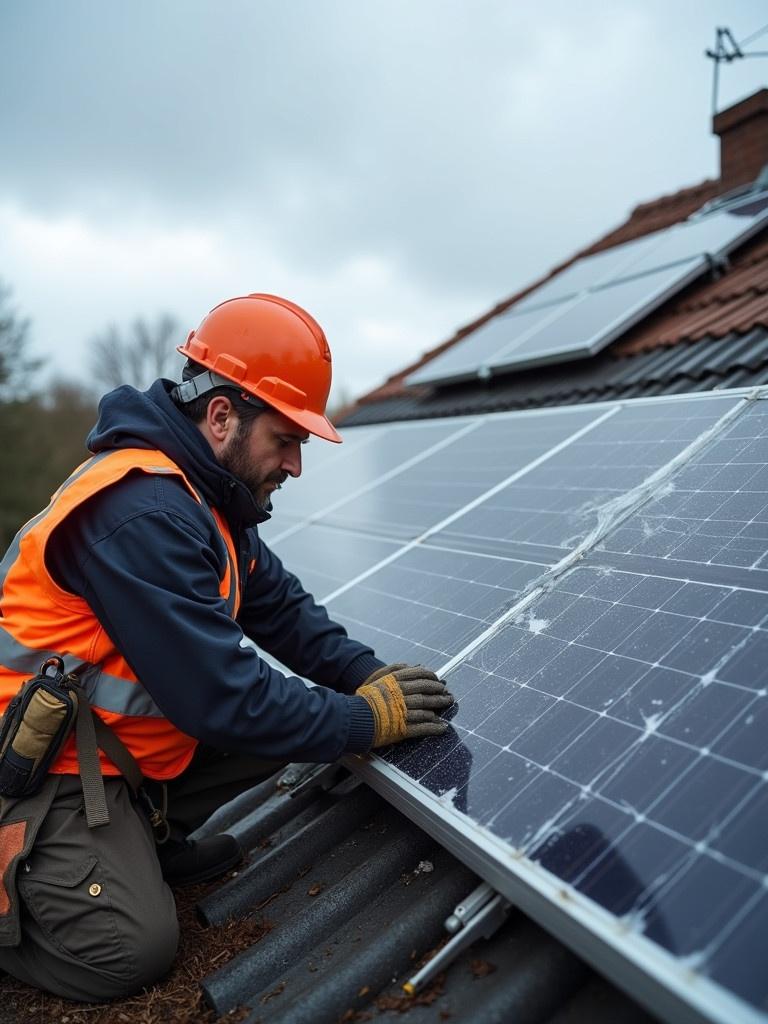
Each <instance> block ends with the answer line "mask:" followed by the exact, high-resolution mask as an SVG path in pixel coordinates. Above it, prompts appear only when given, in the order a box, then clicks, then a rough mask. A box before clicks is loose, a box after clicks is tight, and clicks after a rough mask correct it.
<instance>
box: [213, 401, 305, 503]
mask: <svg viewBox="0 0 768 1024" xmlns="http://www.w3.org/2000/svg"><path fill="white" fill-rule="evenodd" d="M252 426H253V420H251V421H250V422H249V423H244V422H243V421H242V420H239V421H238V424H237V428H236V430H235V433H234V434H233V435H232V440H231V441H230V443H229V444H228V445H227V447H226V449H225V450H224V451H223V452H222V453H221V455H220V456H219V463H220V465H221V466H222V467H223V468H224V469H226V470H227V471H228V472H230V473H231V474H232V476H235V477H237V479H238V480H239V481H240V483H242V484H245V486H246V487H247V488H248V490H249V492H250V494H251V497H252V498H253V500H254V501H255V503H256V505H257V506H258V507H259V509H260V510H261V511H262V512H271V511H272V488H271V487H269V486H268V485H269V484H277V486H278V488H279V487H281V486H282V484H284V483H285V481H286V479H287V477H288V474H287V473H284V472H281V471H279V470H278V471H277V472H274V473H268V474H267V475H266V476H265V475H264V473H262V472H261V471H260V470H259V467H258V466H257V465H254V464H253V461H252V458H251V457H250V455H249V452H248V441H249V439H250V436H251V427H252Z"/></svg>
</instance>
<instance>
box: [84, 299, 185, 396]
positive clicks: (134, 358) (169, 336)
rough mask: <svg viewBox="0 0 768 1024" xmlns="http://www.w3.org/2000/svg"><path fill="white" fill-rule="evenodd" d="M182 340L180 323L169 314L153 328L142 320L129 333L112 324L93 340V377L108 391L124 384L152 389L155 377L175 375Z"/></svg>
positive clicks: (164, 315) (158, 320)
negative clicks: (178, 348)
mask: <svg viewBox="0 0 768 1024" xmlns="http://www.w3.org/2000/svg"><path fill="white" fill-rule="evenodd" d="M181 340H182V339H181V337H180V328H179V324H178V321H177V320H176V318H175V317H173V316H171V315H170V314H169V313H163V314H161V316H160V317H158V319H157V321H156V322H155V323H154V324H151V323H149V322H148V321H147V320H146V319H144V318H143V317H139V318H138V319H136V320H135V321H134V322H133V324H132V326H131V329H130V331H129V332H127V333H123V332H122V331H121V330H120V329H119V328H118V327H116V326H115V325H114V324H112V325H110V326H109V327H107V328H105V330H103V331H102V332H101V333H100V334H97V335H96V336H95V337H94V338H92V339H91V343H90V344H91V373H92V374H93V377H94V380H95V381H96V383H97V384H98V385H100V386H101V387H103V388H104V389H105V390H111V389H112V388H116V387H119V386H120V385H121V384H132V385H133V386H134V387H135V388H146V387H149V385H150V384H151V383H152V381H153V380H155V378H156V377H166V376H173V375H174V373H173V371H174V370H175V369H176V366H177V365H179V360H180V357H179V356H178V355H177V353H176V351H175V346H176V344H178V342H179V341H181Z"/></svg>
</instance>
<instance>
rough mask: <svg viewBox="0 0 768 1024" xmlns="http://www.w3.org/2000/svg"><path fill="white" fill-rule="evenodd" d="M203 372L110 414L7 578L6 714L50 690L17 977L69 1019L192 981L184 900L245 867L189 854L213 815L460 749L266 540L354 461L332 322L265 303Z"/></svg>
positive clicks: (19, 541) (192, 345) (18, 852)
mask: <svg viewBox="0 0 768 1024" xmlns="http://www.w3.org/2000/svg"><path fill="white" fill-rule="evenodd" d="M179 351H180V352H181V353H182V354H183V355H184V356H186V358H187V362H186V365H185V368H184V372H183V379H182V382H181V383H179V384H174V383H173V382H171V381H168V380H158V381H155V383H154V384H153V385H152V386H151V387H150V388H149V389H148V390H147V391H145V392H139V391H137V390H135V389H133V388H131V387H128V386H123V387H119V388H117V389H116V390H115V391H112V392H110V393H109V394H107V395H105V396H104V398H103V399H102V400H101V403H100V406H99V419H98V422H97V424H96V426H95V427H94V429H93V430H92V431H91V433H90V435H89V437H88V441H87V444H88V448H89V450H90V451H91V452H92V453H93V454H92V456H91V458H89V459H88V460H87V461H86V462H84V463H83V464H82V465H81V466H80V467H78V469H76V470H75V471H74V472H73V473H72V475H71V476H70V477H69V478H68V479H67V480H66V481H65V482H64V483H63V484H62V485H61V487H59V489H58V491H56V493H55V494H54V495H53V497H52V499H51V502H50V504H49V505H48V507H47V508H46V509H45V510H43V511H42V512H41V513H40V514H39V515H37V516H35V517H34V518H33V519H31V520H30V521H29V522H28V523H27V524H26V525H25V526H24V527H23V528H22V529H21V531H20V532H19V534H18V535H17V537H16V538H15V540H14V541H13V543H12V544H11V547H10V548H9V550H8V552H7V554H6V556H5V559H4V561H3V563H2V567H1V568H0V584H1V585H2V600H1V601H0V614H1V615H2V617H1V618H0V711H2V710H5V709H6V708H8V705H9V702H11V700H12V698H13V697H14V696H15V695H16V694H17V692H18V691H19V690H20V689H22V688H23V687H26V689H23V693H24V694H26V697H23V698H22V700H21V703H19V702H14V703H13V704H11V706H10V708H8V712H7V714H6V715H5V719H4V727H3V734H2V736H0V793H5V794H6V795H5V796H3V798H2V802H1V804H0V874H1V878H0V969H3V970H5V971H7V972H8V973H9V974H11V975H13V976H14V977H15V978H18V979H20V980H21V981H24V982H27V983H29V984H31V985H35V986H38V987H40V988H43V989H46V990H48V991H50V992H52V993H54V994H56V995H59V996H63V997H65V998H69V999H76V1000H85V1001H93V1000H102V999H109V998H115V997H117V998H122V997H125V996H128V995H131V994H133V993H135V992H137V991H139V990H140V989H141V988H142V987H144V986H146V985H149V984H151V983H152V982H154V981H155V980H156V979H157V978H159V977H160V976H161V975H163V974H164V973H165V972H166V971H167V970H168V968H169V967H170V965H171V963H172V961H173V958H174V955H175V952H176V947H177V940H178V924H177V919H176V912H175V905H174V901H173V895H172V892H171V889H170V887H169V883H170V884H172V885H181V884H188V883H193V882H201V881H206V880H210V879H212V878H215V877H217V876H219V875H221V874H222V873H224V872H226V871H227V870H229V869H230V868H232V867H233V866H235V865H236V864H237V863H238V862H239V861H240V859H241V858H242V851H241V849H240V847H239V845H238V843H237V842H236V840H235V839H234V838H233V837H232V836H229V835H218V836H210V837H208V838H203V839H198V840H190V839H188V838H187V837H188V836H189V835H190V833H192V832H193V831H194V830H195V829H196V828H198V826H200V825H201V824H202V822H203V821H204V820H206V819H207V818H208V817H209V816H210V814H211V813H212V811H213V810H215V809H216V808H217V807H219V806H221V805H222V804H223V803H225V802H227V801H228V800H230V799H231V798H233V797H234V796H235V795H237V794H238V793H239V792H242V791H243V790H245V789H247V788H250V787H252V786H253V785H255V784H256V783H257V782H259V781H260V780H263V779H265V778H267V777H268V776H269V775H271V774H272V773H274V772H275V771H276V770H278V769H279V768H280V766H281V765H283V764H285V763H287V762H288V761H292V760H296V761H310V762H319V763H322V762H333V761H335V760H336V759H337V758H339V757H340V756H342V755H343V754H359V753H363V752H365V751H368V750H370V749H372V748H375V747H380V746H382V745H386V744H390V743H396V742H398V741H400V740H403V739H406V738H409V739H410V738H418V737H421V736H429V735H439V734H440V733H442V732H443V731H444V730H445V729H446V727H447V725H446V722H445V721H443V720H442V719H441V718H440V717H439V716H440V713H441V712H442V711H443V710H444V709H445V708H447V707H448V706H449V705H450V704H451V702H452V698H451V696H450V694H448V693H447V692H446V689H445V684H444V682H443V681H441V680H439V679H438V678H437V676H436V675H435V674H434V673H433V672H431V671H428V670H427V669H425V668H423V667H420V666H411V667H409V666H407V665H404V664H400V663H398V664H393V665H384V664H383V663H382V662H381V660H380V659H378V658H377V657H376V656H375V654H374V652H373V650H372V649H371V648H370V647H367V646H365V645H364V644H362V643H359V642H357V641H355V640H353V639H351V638H350V637H349V636H348V635H347V633H346V631H345V629H344V628H343V627H342V626H341V625H339V624H338V623H336V622H334V621H333V620H332V619H331V618H330V616H329V615H328V613H327V612H326V610H325V609H324V608H323V607H321V606H320V605H318V604H317V603H316V602H315V600H314V599H313V597H312V596H311V595H310V594H308V593H307V592H306V591H305V590H303V588H302V586H301V584H300V582H299V580H298V579H297V578H296V576H294V575H292V574H291V573H290V572H288V571H287V570H286V569H285V568H284V567H283V565H282V563H281V561H280V559H279V558H278V557H277V556H276V555H275V554H274V553H273V552H272V551H271V550H270V549H269V547H268V546H267V545H266V543H265V542H264V541H263V540H262V539H261V538H260V537H259V535H258V525H259V524H260V523H262V522H264V521H265V520H267V519H268V518H269V516H270V512H271V509H272V505H271V498H272V495H273V493H274V491H275V490H277V489H278V488H279V487H281V486H282V485H283V484H284V483H285V482H286V480H287V479H288V478H289V477H292V478H295V477H298V476H299V475H300V473H301V454H302V445H303V444H304V443H305V442H306V441H307V439H308V438H309V436H310V435H313V436H315V437H318V438H322V439H324V440H326V441H331V442H339V441H340V440H341V438H340V437H339V435H338V434H337V432H336V430H335V429H334V427H333V425H332V424H331V422H330V421H329V420H328V419H327V417H326V415H325V406H326V402H327V399H328V392H329V389H330V383H331V353H330V349H329V347H328V343H327V341H326V338H325V335H324V333H323V331H322V329H321V327H320V326H319V324H318V323H317V322H316V321H315V320H314V319H313V318H312V317H311V316H310V315H309V314H308V313H307V312H306V311H305V310H303V309H301V308H300V307H299V306H297V305H295V304H294V303H292V302H289V301H287V300H286V299H283V298H279V297H277V296H274V295H261V294H255V295H247V296H243V297H240V298H235V299H230V300H228V301H226V302H223V303H221V304H220V305H218V306H216V307H215V308H214V309H213V310H211V312H210V313H209V314H208V315H207V316H206V317H205V319H204V320H203V322H202V324H201V325H200V327H199V328H198V329H197V330H196V331H192V332H191V333H190V335H189V337H188V338H187V341H186V343H185V344H184V345H182V346H180V347H179ZM248 638H250V640H252V641H254V643H255V644H256V645H258V647H259V648H262V649H263V650H264V651H267V652H269V653H270V654H271V655H273V656H274V657H275V658H276V659H278V660H279V661H280V662H281V663H283V664H284V665H286V666H287V667H288V669H289V670H290V671H291V672H294V673H296V676H287V675H284V674H282V673H281V672H279V671H277V670H276V669H274V668H272V667H271V666H270V665H269V664H267V662H266V661H265V660H263V659H262V658H261V657H260V656H259V654H258V652H257V649H256V648H255V647H254V646H253V644H251V643H249V640H248ZM43 664H44V668H43V667H41V666H43ZM297 676H302V677H305V678H307V679H309V680H311V681H312V682H313V683H315V684H316V685H315V686H314V687H308V686H307V685H306V684H305V682H304V681H303V680H302V679H299V678H297ZM30 680H32V681H31V682H30ZM30 694H32V695H33V696H30ZM61 694H65V695H66V699H65V697H64V696H61ZM25 701H26V703H25ZM52 708H53V709H54V710H55V712H56V714H57V715H58V714H59V712H61V715H62V716H64V717H61V716H60V717H59V718H57V719H56V723H57V724H55V727H54V726H52V727H50V728H49V725H50V722H51V721H52V720H53V719H52V715H53V712H52V711H51V709H52ZM62 709H63V710H62ZM65 720H66V721H67V722H69V721H70V720H71V721H76V726H75V728H74V729H73V730H72V732H71V733H70V734H69V735H67V736H66V738H65V739H62V737H64V736H65V732H64V731H61V730H63V729H64V727H63V725H61V726H60V724H59V723H60V722H64V721H65ZM57 730H59V731H57ZM41 736H43V738H44V739H45V743H42V742H41ZM56 737H58V739H57V738H56ZM59 740H61V742H62V743H63V745H61V746H58V747H57V745H56V744H57V743H58V742H59ZM46 744H48V746H46ZM97 746H98V748H100V749H99V750H98V751H97V749H96V748H97ZM3 786H5V789H4V788H3ZM8 794H11V795H8Z"/></svg>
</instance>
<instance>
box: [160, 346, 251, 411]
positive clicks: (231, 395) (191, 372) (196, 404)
mask: <svg viewBox="0 0 768 1024" xmlns="http://www.w3.org/2000/svg"><path fill="white" fill-rule="evenodd" d="M201 373H205V367H204V366H201V365H200V364H199V363H196V362H194V361H193V360H192V359H188V360H187V362H186V363H185V365H184V369H183V371H182V374H181V379H182V380H183V381H185V380H191V379H192V378H193V377H197V376H198V374H201ZM219 395H224V397H225V398H228V399H229V400H230V402H231V403H232V408H233V409H234V410H235V412H236V413H237V418H238V419H239V420H240V422H241V423H251V422H252V421H253V420H255V419H256V418H257V417H258V416H260V415H261V414H262V413H263V412H266V409H267V406H265V405H263V404H262V403H261V402H259V401H258V399H254V400H253V401H248V400H247V399H245V398H243V397H242V391H241V389H240V388H238V386H237V385H236V384H231V385H229V384H221V385H219V386H218V387H215V388H211V390H210V391H206V392H205V394H204V395H199V396H198V397H197V398H193V399H192V401H191V402H180V401H179V400H178V399H177V398H176V397H175V395H173V393H172V395H171V397H172V398H173V400H174V402H175V403H176V405H177V407H178V408H179V409H180V411H181V412H183V413H184V415H185V416H186V417H187V418H188V419H190V420H192V422H193V423H202V421H203V420H204V419H205V415H206V413H207V411H208V405H209V403H210V402H211V400H212V399H214V398H216V397H218V396H219Z"/></svg>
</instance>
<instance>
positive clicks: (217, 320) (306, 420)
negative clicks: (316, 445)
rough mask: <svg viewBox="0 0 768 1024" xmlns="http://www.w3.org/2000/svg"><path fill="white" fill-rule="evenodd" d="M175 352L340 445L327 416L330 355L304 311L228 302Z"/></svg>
mask: <svg viewBox="0 0 768 1024" xmlns="http://www.w3.org/2000/svg"><path fill="white" fill-rule="evenodd" d="M177 351H179V352H181V354H182V355H184V356H186V357H187V358H188V359H192V360H193V361H194V362H196V363H199V364H200V365H201V366H204V367H205V368H206V369H207V370H210V371H211V372H212V373H214V374H216V375H217V376H218V377H223V378H226V380H225V381H219V382H218V383H226V381H231V382H232V383H233V384H234V385H235V386H236V387H237V388H239V389H240V390H241V391H243V392H244V393H246V394H248V395H253V396H254V397H256V398H258V399H260V400H261V401H262V402H265V403H266V404H267V405H269V406H271V407H272V408H273V409H276V410H277V412H280V413H282V414H283V416H285V417H287V418H288V419H289V420H291V421H292V422H293V423H295V424H297V426H300V427H303V428H304V430H307V431H309V433H310V434H315V435H316V436H317V437H322V438H325V440H326V441H336V442H340V441H341V437H340V436H339V435H338V433H337V432H336V430H335V428H334V426H333V424H332V423H331V421H330V420H329V419H328V417H327V416H326V415H325V406H326V403H327V401H328V392H329V391H330V390H331V350H330V348H329V347H328V342H327V341H326V338H325V334H324V332H323V329H322V327H321V326H320V324H319V323H318V322H317V321H316V320H315V319H314V317H311V316H310V315H309V313H307V311H306V310H304V309H302V308H301V306H297V305H296V304H295V303H293V302H289V301H288V300H287V299H281V298H280V297H279V296H278V295H260V294H254V295H243V296H241V297H240V298H236V299H227V301H226V302H222V303H220V304H219V305H218V306H214V308H213V309H212V310H211V311H210V313H209V314H208V316H206V317H205V319H204V320H203V322H202V323H201V324H200V326H199V327H198V328H197V330H196V331H190V333H189V337H188V338H187V340H186V342H185V343H184V344H183V345H179V346H178V349H177ZM211 386H214V384H213V383H212V384H211Z"/></svg>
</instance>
